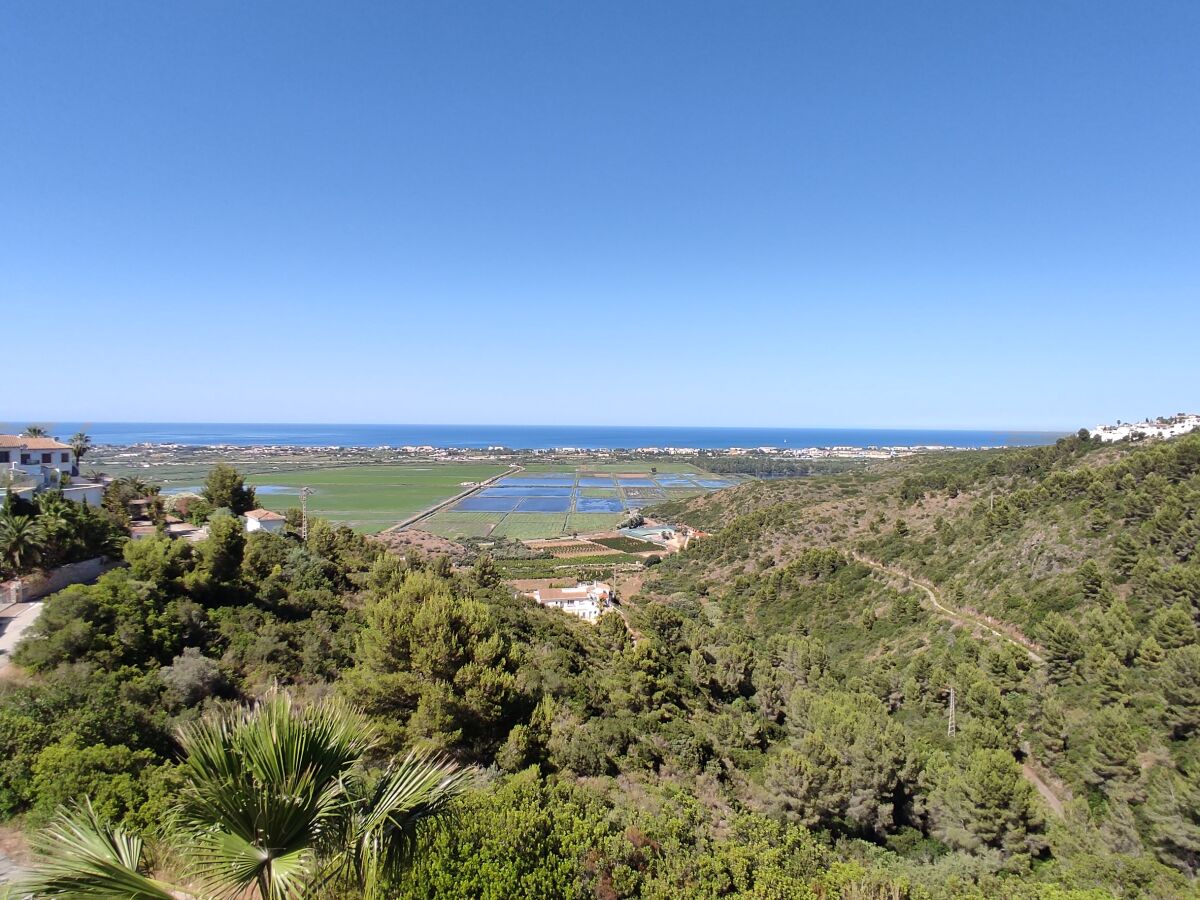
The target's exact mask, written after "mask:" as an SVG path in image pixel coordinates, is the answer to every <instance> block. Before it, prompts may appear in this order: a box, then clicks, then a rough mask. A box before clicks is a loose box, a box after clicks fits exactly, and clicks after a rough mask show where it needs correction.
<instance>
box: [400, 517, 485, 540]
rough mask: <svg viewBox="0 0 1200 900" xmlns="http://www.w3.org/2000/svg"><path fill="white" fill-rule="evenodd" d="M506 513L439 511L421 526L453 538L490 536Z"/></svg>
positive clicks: (423, 529) (424, 529)
mask: <svg viewBox="0 0 1200 900" xmlns="http://www.w3.org/2000/svg"><path fill="white" fill-rule="evenodd" d="M505 515H506V514H505V513H488V512H439V513H436V514H435V515H433V516H431V517H430V518H428V519H425V520H424V521H423V522H421V525H420V528H421V530H422V531H429V532H432V533H434V534H440V535H441V536H442V537H448V538H451V539H455V538H472V537H488V536H490V535H491V533H492V529H493V528H495V527H496V525H497V524H499V522H500V520H501V519H503V518H504V516H505Z"/></svg>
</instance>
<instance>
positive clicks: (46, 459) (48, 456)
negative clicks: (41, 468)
mask: <svg viewBox="0 0 1200 900" xmlns="http://www.w3.org/2000/svg"><path fill="white" fill-rule="evenodd" d="M53 458H54V454H53V453H43V454H42V462H43V463H44V464H47V465H48V464H49V463H50V460H52V459H53Z"/></svg>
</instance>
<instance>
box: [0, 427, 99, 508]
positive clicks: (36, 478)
mask: <svg viewBox="0 0 1200 900" xmlns="http://www.w3.org/2000/svg"><path fill="white" fill-rule="evenodd" d="M75 467H76V459H75V451H74V450H72V449H71V446H70V444H64V443H63V442H62V441H56V440H55V439H54V438H51V437H27V436H25V435H17V434H0V485H3V484H7V485H9V486H10V487H11V488H12V490H13V492H14V493H15V494H17V496H20V497H25V499H27V500H28V499H31V498H32V496H33V495H34V494H37V493H40V492H41V491H48V490H53V489H55V488H60V489H61V490H62V492H63V496H64V497H66V498H67V499H68V500H74V501H75V502H76V503H86V504H88V505H89V506H99V505H100V504H101V502H102V501H103V500H104V485H103V484H100V483H99V482H95V481H89V480H88V479H86V478H80V477H79V476H78V475H75V474H74V472H75V471H76V468H75Z"/></svg>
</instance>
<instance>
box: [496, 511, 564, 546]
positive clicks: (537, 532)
mask: <svg viewBox="0 0 1200 900" xmlns="http://www.w3.org/2000/svg"><path fill="white" fill-rule="evenodd" d="M565 518H566V517H565V516H564V515H563V514H562V513H559V514H557V515H548V514H545V513H510V514H509V515H507V516H505V517H504V520H503V521H502V522H501V523H500V524H499V525H497V526H496V527H495V528H494V529H493V530H492V533H491V536H492V537H506V538H512V539H514V540H518V541H520V540H526V539H528V538H539V537H545V536H546V532H547V531H552V533H553V534H562V533H563V521H564V519H565Z"/></svg>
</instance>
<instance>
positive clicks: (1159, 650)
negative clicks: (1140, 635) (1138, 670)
mask: <svg viewBox="0 0 1200 900" xmlns="http://www.w3.org/2000/svg"><path fill="white" fill-rule="evenodd" d="M1166 656H1167V651H1165V650H1164V649H1163V647H1162V644H1160V643H1159V642H1158V641H1156V640H1155V639H1154V637H1153V636H1151V637H1148V638H1146V639H1145V640H1144V641H1142V643H1141V644H1140V645H1139V646H1138V651H1137V664H1138V665H1139V666H1141V667H1142V668H1145V669H1157V668H1158V667H1159V666H1161V665H1162V662H1163V660H1164V659H1166Z"/></svg>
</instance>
